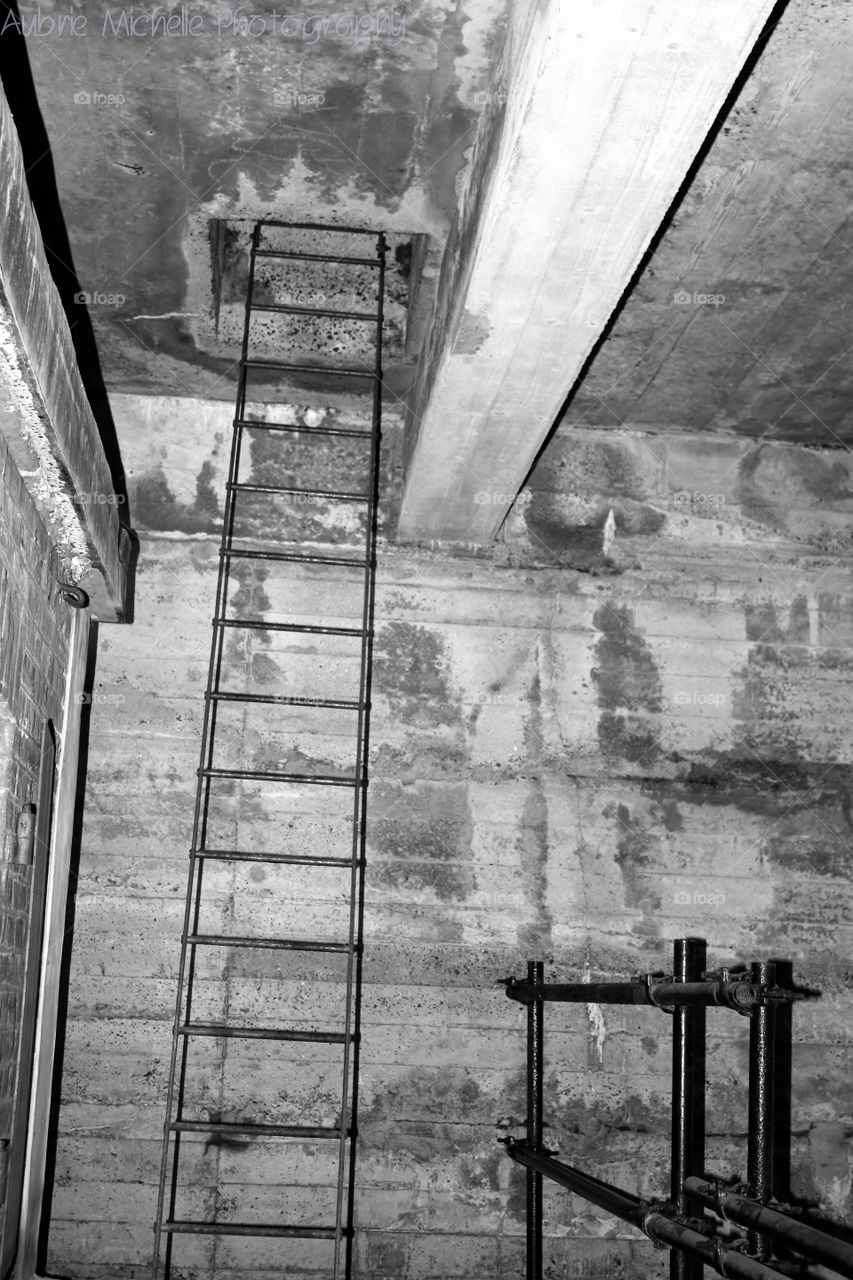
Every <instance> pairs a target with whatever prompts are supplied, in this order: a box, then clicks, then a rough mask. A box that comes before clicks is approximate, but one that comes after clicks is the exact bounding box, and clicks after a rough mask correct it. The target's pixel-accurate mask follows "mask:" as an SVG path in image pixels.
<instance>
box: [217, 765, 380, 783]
mask: <svg viewBox="0 0 853 1280" xmlns="http://www.w3.org/2000/svg"><path fill="white" fill-rule="evenodd" d="M198 776H199V777H200V778H247V779H248V780H249V781H251V782H305V783H308V784H309V785H311V786H314V787H357V786H358V781H357V780H356V779H355V778H340V777H337V776H336V775H335V774H332V773H273V772H272V771H270V770H266V769H199V770H198Z"/></svg>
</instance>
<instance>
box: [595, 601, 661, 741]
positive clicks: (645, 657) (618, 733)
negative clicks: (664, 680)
mask: <svg viewBox="0 0 853 1280" xmlns="http://www.w3.org/2000/svg"><path fill="white" fill-rule="evenodd" d="M592 623H593V626H594V627H596V628H597V630H598V631H600V632H601V637H600V639H599V640H598V641H597V642H596V645H595V660H596V666H595V668H594V669H593V672H592V677H593V680H594V681H595V686H596V694H597V700H598V705H599V707H600V708H601V712H602V714H601V716H600V717H599V721H598V741H599V743H600V744H601V748H602V750H603V751H604V752H605V754H606V755H607V756H609V757H611V758H612V757H614V756H617V757H621V758H622V759H625V760H630V761H633V762H639V761H641V760H645V761H648V762H651V761H652V760H654V759H655V758H656V756H657V755H658V754H659V750H660V748H659V745H658V719H657V717H658V716H659V714H660V713H661V711H662V709H663V690H662V686H661V680H660V676H659V674H658V670H657V666H656V664H655V661H654V657H653V655H652V651H651V648H650V646H649V644H648V643H647V641H646V640H645V638H644V636H643V635H642V633H641V632H640V631H639V630H638V628H637V626H636V624H635V621H634V613H633V610H631V609H629V608H628V606H627V605H619V604H615V603H613V602H607V603H606V604H603V605H601V607H600V608H598V609H597V610H596V612H595V614H594V615H593V619H592Z"/></svg>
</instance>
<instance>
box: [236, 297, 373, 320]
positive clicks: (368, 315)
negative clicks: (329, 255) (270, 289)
mask: <svg viewBox="0 0 853 1280" xmlns="http://www.w3.org/2000/svg"><path fill="white" fill-rule="evenodd" d="M251 309H252V311H275V312H279V313H283V314H284V315H288V316H329V317H333V318H334V319H335V320H372V321H373V323H374V324H376V322H377V321H378V319H379V314H378V312H374V311H332V310H331V309H330V308H329V307H285V306H283V305H282V304H281V303H278V302H253V303H252V307H251Z"/></svg>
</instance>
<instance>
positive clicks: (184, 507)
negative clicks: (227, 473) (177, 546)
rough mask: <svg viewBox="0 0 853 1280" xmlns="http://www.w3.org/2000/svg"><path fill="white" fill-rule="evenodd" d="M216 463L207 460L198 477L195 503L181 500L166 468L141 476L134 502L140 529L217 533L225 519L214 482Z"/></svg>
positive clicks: (159, 468)
mask: <svg viewBox="0 0 853 1280" xmlns="http://www.w3.org/2000/svg"><path fill="white" fill-rule="evenodd" d="M212 477H213V464H212V463H211V462H209V461H206V462H203V463H202V466H201V470H200V471H199V473H198V476H197V478H196V496H195V500H194V501H193V502H192V504H187V503H184V502H179V501H178V499H177V498H176V497H175V495H174V494H173V493H172V490H171V489H170V488H169V483H168V480H167V479H166V473H165V471H164V470H163V468H162V467H155V468H154V469H153V470H152V471H149V472H146V473H145V475H143V476H140V478H139V480H138V481H137V483H136V495H135V499H134V503H133V512H134V522H135V523H136V525H137V526H138V527H139V528H142V529H152V530H155V529H156V530H169V531H170V532H176V533H214V532H216V531H217V530H218V529H219V524H220V521H221V518H222V515H221V510H220V505H219V498H218V496H217V494H216V491H215V490H214V488H213V485H212V484H211V479H212Z"/></svg>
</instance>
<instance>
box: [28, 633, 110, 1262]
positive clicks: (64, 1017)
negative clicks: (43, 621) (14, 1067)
mask: <svg viewBox="0 0 853 1280" xmlns="http://www.w3.org/2000/svg"><path fill="white" fill-rule="evenodd" d="M98 629H99V624H98V623H97V622H95V621H92V622H91V623H90V626H89V648H88V652H87V655H86V676H85V679H84V682H83V691H84V693H86V694H91V692H92V688H93V686H94V683H95V670H96V667H97V660H98ZM91 705H92V704H91V698H89V697H87V698H85V699H84V701H83V706H82V708H81V712H80V738H79V743H80V745H79V759H78V764H77V792H76V795H75V800H74V826H73V828H72V834H71V854H70V864H69V870H68V899H67V902H66V905H65V936H64V938H63V942H62V960H61V964H60V973H59V998H58V1002H57V1011H56V1043H55V1048H54V1059H53V1079H52V1082H51V1091H50V1109H49V1111H48V1116H47V1149H46V1155H45V1169H44V1192H43V1193H42V1204H41V1222H40V1224H39V1235H38V1241H37V1246H36V1272H37V1274H38V1275H46V1274H47V1255H48V1245H49V1236H50V1218H51V1212H52V1209H53V1192H54V1185H55V1181H56V1154H57V1145H58V1135H59V1110H60V1104H61V1100H62V1075H63V1069H64V1065H65V1042H66V1036H67V1025H68V996H69V987H70V976H71V953H72V948H73V945H74V923H75V916H76V910H77V884H78V877H79V873H80V848H81V844H82V839H83V815H84V810H85V803H86V776H87V773H88V765H89V734H90V726H91Z"/></svg>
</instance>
